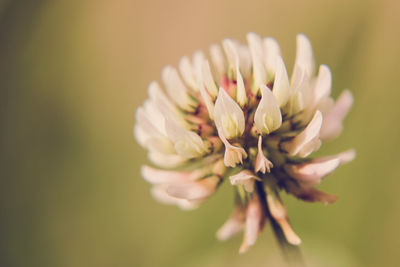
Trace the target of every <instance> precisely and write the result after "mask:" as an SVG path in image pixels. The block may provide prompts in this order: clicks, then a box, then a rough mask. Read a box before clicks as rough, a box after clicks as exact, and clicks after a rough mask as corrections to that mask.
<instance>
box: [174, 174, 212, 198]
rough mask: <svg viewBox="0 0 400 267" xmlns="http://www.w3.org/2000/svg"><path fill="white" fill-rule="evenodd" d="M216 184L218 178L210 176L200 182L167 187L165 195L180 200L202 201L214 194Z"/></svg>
mask: <svg viewBox="0 0 400 267" xmlns="http://www.w3.org/2000/svg"><path fill="white" fill-rule="evenodd" d="M218 183H219V178H218V177H216V176H211V177H208V178H204V179H202V180H200V181H195V182H187V183H179V184H171V185H168V187H167V193H168V194H169V195H171V196H173V197H176V198H181V199H187V200H203V199H205V198H208V197H209V196H211V195H212V194H213V193H214V192H215V190H216V189H217V186H218Z"/></svg>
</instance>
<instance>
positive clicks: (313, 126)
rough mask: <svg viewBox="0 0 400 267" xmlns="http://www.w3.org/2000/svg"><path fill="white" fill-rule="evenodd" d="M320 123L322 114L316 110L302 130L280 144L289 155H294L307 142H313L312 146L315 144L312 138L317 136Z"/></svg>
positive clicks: (304, 146)
mask: <svg viewBox="0 0 400 267" xmlns="http://www.w3.org/2000/svg"><path fill="white" fill-rule="evenodd" d="M321 125H322V114H321V112H320V111H319V110H317V111H316V112H315V114H314V117H313V119H312V120H311V122H310V123H309V124H308V125H307V127H306V128H305V129H304V130H303V131H302V132H300V133H299V134H298V135H296V137H295V138H293V139H291V140H290V141H288V142H285V143H283V144H282V147H283V149H285V150H286V151H287V152H288V153H289V155H291V156H294V155H296V154H298V153H299V152H300V151H301V150H302V149H303V148H307V145H308V144H309V143H311V144H313V147H314V144H315V145H317V144H316V143H315V141H314V140H315V139H318V138H319V131H320V129H321ZM315 147H316V146H315Z"/></svg>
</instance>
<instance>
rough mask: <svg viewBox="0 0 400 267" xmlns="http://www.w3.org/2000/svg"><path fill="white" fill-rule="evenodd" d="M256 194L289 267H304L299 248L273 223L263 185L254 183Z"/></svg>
mask: <svg viewBox="0 0 400 267" xmlns="http://www.w3.org/2000/svg"><path fill="white" fill-rule="evenodd" d="M256 186H257V190H258V193H259V195H260V199H262V200H263V201H262V202H263V206H264V209H265V211H266V215H267V217H268V219H269V221H270V222H271V226H272V231H273V232H274V235H275V237H276V239H277V241H278V244H279V247H280V249H281V251H282V254H283V256H284V258H285V260H286V262H287V264H288V266H290V267H306V264H305V262H304V259H303V256H302V254H301V251H300V247H299V246H295V245H292V244H290V243H289V242H288V241H287V240H286V237H285V235H284V234H283V231H282V229H281V227H280V226H279V224H278V223H277V222H276V221H275V219H274V218H273V217H272V215H271V212H270V211H269V208H268V204H267V201H266V194H267V193H266V192H265V190H264V187H263V184H262V183H261V182H257V183H256Z"/></svg>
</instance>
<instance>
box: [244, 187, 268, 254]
mask: <svg viewBox="0 0 400 267" xmlns="http://www.w3.org/2000/svg"><path fill="white" fill-rule="evenodd" d="M263 217H264V214H263V210H262V206H261V203H260V199H259V197H258V195H257V194H253V197H252V199H251V200H250V202H249V204H248V205H247V210H246V223H245V229H244V231H245V232H244V238H243V242H242V245H241V246H240V250H239V253H245V252H247V251H248V249H249V248H250V247H251V246H253V245H254V244H255V243H256V241H257V237H258V233H259V232H260V231H261V227H262V225H263Z"/></svg>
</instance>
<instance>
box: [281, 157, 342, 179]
mask: <svg viewBox="0 0 400 267" xmlns="http://www.w3.org/2000/svg"><path fill="white" fill-rule="evenodd" d="M339 164H340V160H339V159H337V158H333V159H326V160H319V161H317V162H314V161H311V162H309V163H300V164H288V165H286V166H285V170H286V171H287V172H288V174H289V175H290V176H292V177H293V178H295V179H297V180H298V181H300V182H303V183H305V184H307V185H316V184H319V183H320V182H321V179H322V178H323V177H325V176H327V175H328V174H330V173H332V172H333V171H334V170H335V169H336V168H337V167H338V166H339Z"/></svg>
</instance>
